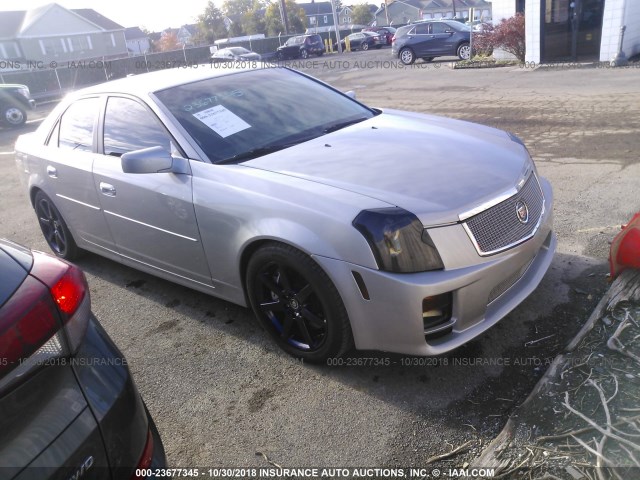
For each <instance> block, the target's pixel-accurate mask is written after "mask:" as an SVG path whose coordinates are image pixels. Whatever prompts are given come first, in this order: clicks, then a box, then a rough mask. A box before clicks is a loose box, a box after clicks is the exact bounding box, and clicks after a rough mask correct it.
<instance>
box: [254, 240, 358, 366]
mask: <svg viewBox="0 0 640 480" xmlns="http://www.w3.org/2000/svg"><path fill="white" fill-rule="evenodd" d="M247 291H248V294H249V299H250V302H251V307H252V308H253V311H254V313H255V315H256V317H257V318H258V319H259V321H260V323H261V324H262V326H263V327H264V328H265V329H266V330H267V332H269V334H270V335H271V336H272V337H273V338H274V339H275V341H276V342H277V343H278V345H279V346H280V347H281V348H282V349H283V350H284V351H286V352H287V353H289V354H290V355H293V356H295V357H298V358H303V359H305V360H307V361H309V362H322V361H326V360H327V359H329V358H332V357H338V356H340V355H342V354H343V353H344V352H346V351H347V350H348V349H350V348H351V346H352V343H353V340H352V335H351V328H350V326H349V320H348V316H347V312H346V309H345V307H344V304H343V303H342V299H341V298H340V295H339V294H338V291H337V290H336V288H335V286H334V284H333V283H332V282H331V280H330V279H329V277H327V275H326V274H325V273H324V271H323V270H322V269H321V268H320V266H319V265H318V264H317V263H316V262H314V261H313V260H312V259H311V258H310V257H309V256H307V255H306V254H304V253H303V252H301V251H299V250H297V249H295V248H293V247H291V246H288V245H284V244H280V243H270V244H268V245H266V246H264V247H262V248H260V249H259V250H258V251H256V252H255V253H254V254H253V256H252V257H251V260H250V261H249V265H248V268H247Z"/></svg>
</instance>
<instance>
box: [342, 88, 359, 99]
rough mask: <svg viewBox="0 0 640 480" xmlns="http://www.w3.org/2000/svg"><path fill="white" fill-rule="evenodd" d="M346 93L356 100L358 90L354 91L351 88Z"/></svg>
mask: <svg viewBox="0 0 640 480" xmlns="http://www.w3.org/2000/svg"><path fill="white" fill-rule="evenodd" d="M344 94H345V95H346V96H347V97H349V98H353V99H354V100H355V99H356V92H354V91H353V90H349V91H348V92H344Z"/></svg>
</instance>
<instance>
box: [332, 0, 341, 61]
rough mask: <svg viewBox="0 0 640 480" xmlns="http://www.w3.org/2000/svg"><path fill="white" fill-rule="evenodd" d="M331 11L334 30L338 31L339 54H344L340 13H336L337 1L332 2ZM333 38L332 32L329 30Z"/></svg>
mask: <svg viewBox="0 0 640 480" xmlns="http://www.w3.org/2000/svg"><path fill="white" fill-rule="evenodd" d="M331 11H332V12H333V28H335V29H336V41H337V42H338V52H340V53H342V43H340V30H338V12H336V1H335V0H331ZM329 37H331V30H329Z"/></svg>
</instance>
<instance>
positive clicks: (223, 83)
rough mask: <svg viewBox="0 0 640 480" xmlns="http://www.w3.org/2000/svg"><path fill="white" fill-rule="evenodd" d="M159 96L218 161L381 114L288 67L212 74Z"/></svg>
mask: <svg viewBox="0 0 640 480" xmlns="http://www.w3.org/2000/svg"><path fill="white" fill-rule="evenodd" d="M156 96H157V98H158V99H159V100H160V101H161V102H162V103H163V104H164V105H166V107H167V108H168V109H169V110H170V111H171V113H172V114H173V115H174V116H175V117H176V119H177V120H178V122H180V124H181V125H182V126H183V127H184V128H185V130H187V132H188V133H189V134H190V135H191V136H192V137H193V139H194V140H195V141H196V142H197V143H198V145H199V146H200V148H202V150H203V151H204V153H205V154H206V155H207V157H208V158H209V160H210V161H211V162H213V163H222V162H225V161H233V160H234V159H237V158H242V159H248V158H250V157H251V156H250V155H247V153H248V152H256V155H254V156H258V153H259V152H261V153H262V154H264V153H269V152H268V150H269V149H271V150H273V151H275V150H277V149H281V148H286V147H288V146H291V145H294V144H296V143H300V142H303V141H306V140H310V139H312V138H315V137H318V136H321V135H324V134H326V133H329V132H331V131H334V130H337V129H339V128H343V127H346V126H348V125H349V124H351V123H355V122H358V121H362V120H366V119H368V118H371V117H373V116H374V115H375V113H374V112H373V111H372V110H370V109H368V108H366V107H364V106H363V105H361V104H359V103H358V102H356V101H354V100H352V99H350V98H349V97H346V96H344V95H342V94H340V93H338V92H336V91H334V90H332V89H330V88H328V87H326V86H324V85H323V84H321V83H319V82H316V81H314V80H312V79H309V78H307V77H305V76H303V75H301V74H299V73H296V72H294V71H292V70H289V69H286V68H270V69H258V70H249V71H244V72H239V73H234V74H230V75H223V76H219V77H214V78H209V79H206V80H201V81H198V82H194V83H188V84H185V85H180V86H177V87H172V88H169V89H166V90H162V91H160V92H156Z"/></svg>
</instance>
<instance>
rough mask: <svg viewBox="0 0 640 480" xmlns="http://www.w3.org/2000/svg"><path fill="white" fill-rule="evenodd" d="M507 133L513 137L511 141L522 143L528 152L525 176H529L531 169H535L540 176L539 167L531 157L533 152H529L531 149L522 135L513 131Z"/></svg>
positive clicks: (524, 170)
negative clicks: (519, 135)
mask: <svg viewBox="0 0 640 480" xmlns="http://www.w3.org/2000/svg"><path fill="white" fill-rule="evenodd" d="M507 135H509V138H510V139H511V141H513V142H515V143H517V144H518V145H522V146H523V147H524V150H525V151H526V152H527V160H528V161H527V162H526V163H525V166H524V169H523V176H524V177H525V178H528V176H529V174H528V172H529V170H533V172H534V173H535V174H536V176H538V169H537V168H536V164H535V162H534V161H533V158H531V154H530V153H529V149H528V148H527V146H526V145H525V143H524V142H523V141H522V139H521V138H520V137H518V136H517V135H515V134H513V133H511V132H507Z"/></svg>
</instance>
